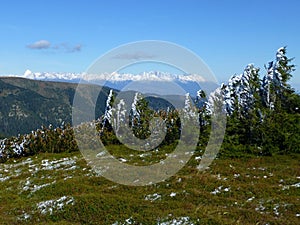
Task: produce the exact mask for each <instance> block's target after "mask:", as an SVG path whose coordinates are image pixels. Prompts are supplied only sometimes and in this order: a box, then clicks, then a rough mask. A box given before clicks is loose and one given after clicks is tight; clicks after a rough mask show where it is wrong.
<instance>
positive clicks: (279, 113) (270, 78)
mask: <svg viewBox="0 0 300 225" xmlns="http://www.w3.org/2000/svg"><path fill="white" fill-rule="evenodd" d="M291 60H292V59H289V58H288V57H287V56H286V48H285V47H283V48H279V49H278V50H277V53H276V60H275V61H273V62H270V63H269V66H268V68H267V74H266V75H265V76H264V78H263V81H262V89H261V93H262V99H263V103H264V105H265V106H266V110H265V118H264V121H263V124H262V136H263V137H262V145H263V149H262V152H263V153H264V154H269V155H270V154H272V153H291V152H300V140H299V138H300V115H299V110H298V108H299V106H300V97H299V95H297V94H295V92H294V90H293V89H292V88H291V86H290V85H289V83H288V82H289V80H290V78H291V77H292V74H291V73H292V72H293V71H294V67H295V66H294V65H293V64H291Z"/></svg>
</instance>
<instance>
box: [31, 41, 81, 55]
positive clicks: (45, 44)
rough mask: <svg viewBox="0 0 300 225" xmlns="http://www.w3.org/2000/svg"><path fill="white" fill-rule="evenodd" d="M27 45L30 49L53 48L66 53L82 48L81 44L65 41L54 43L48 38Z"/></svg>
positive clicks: (78, 50)
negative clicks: (71, 43)
mask: <svg viewBox="0 0 300 225" xmlns="http://www.w3.org/2000/svg"><path fill="white" fill-rule="evenodd" d="M26 47H27V48H29V49H36V50H43V49H48V50H50V49H51V50H55V51H57V52H66V53H73V52H80V51H81V50H82V45H81V44H77V45H70V44H68V43H65V42H64V43H60V44H55V45H53V44H51V42H50V41H47V40H40V41H36V42H34V43H32V44H29V45H27V46H26Z"/></svg>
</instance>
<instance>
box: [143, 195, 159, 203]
mask: <svg viewBox="0 0 300 225" xmlns="http://www.w3.org/2000/svg"><path fill="white" fill-rule="evenodd" d="M158 199H161V195H160V194H157V193H154V194H149V195H146V197H145V200H147V201H151V202H153V201H156V200H158Z"/></svg>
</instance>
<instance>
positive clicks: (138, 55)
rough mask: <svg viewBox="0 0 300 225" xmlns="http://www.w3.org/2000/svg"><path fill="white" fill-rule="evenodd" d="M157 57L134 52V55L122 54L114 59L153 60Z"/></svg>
mask: <svg viewBox="0 0 300 225" xmlns="http://www.w3.org/2000/svg"><path fill="white" fill-rule="evenodd" d="M154 57H155V55H151V54H148V53H146V52H133V53H120V54H118V55H115V56H113V58H114V59H129V60H130V59H134V60H141V59H153V58H154Z"/></svg>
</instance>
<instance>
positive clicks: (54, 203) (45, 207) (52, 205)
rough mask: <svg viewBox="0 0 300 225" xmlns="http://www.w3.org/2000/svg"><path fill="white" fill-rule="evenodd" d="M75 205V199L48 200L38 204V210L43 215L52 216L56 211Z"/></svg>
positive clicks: (66, 197) (64, 197)
mask: <svg viewBox="0 0 300 225" xmlns="http://www.w3.org/2000/svg"><path fill="white" fill-rule="evenodd" d="M70 204H71V205H74V198H73V197H68V196H63V197H61V198H59V199H56V200H47V201H42V202H39V203H37V205H36V206H37V209H38V211H39V212H40V213H41V214H50V215H52V213H53V212H54V211H55V210H62V209H63V208H64V206H65V205H70Z"/></svg>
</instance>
